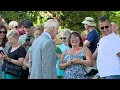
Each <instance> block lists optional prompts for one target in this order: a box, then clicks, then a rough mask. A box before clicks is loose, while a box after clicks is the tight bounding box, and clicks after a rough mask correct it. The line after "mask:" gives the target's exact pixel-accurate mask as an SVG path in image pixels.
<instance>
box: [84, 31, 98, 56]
mask: <svg viewBox="0 0 120 90" xmlns="http://www.w3.org/2000/svg"><path fill="white" fill-rule="evenodd" d="M86 40H88V41H89V42H90V46H89V47H88V48H89V49H90V51H91V52H92V54H93V53H94V52H95V50H96V48H97V43H98V42H99V35H98V32H97V31H96V30H92V31H91V32H89V33H88V35H87V37H86Z"/></svg>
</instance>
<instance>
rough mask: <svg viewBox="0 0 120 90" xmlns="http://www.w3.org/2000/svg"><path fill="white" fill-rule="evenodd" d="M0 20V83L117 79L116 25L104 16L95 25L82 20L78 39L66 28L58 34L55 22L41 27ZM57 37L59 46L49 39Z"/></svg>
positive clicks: (119, 69) (119, 67) (119, 59)
mask: <svg viewBox="0 0 120 90" xmlns="http://www.w3.org/2000/svg"><path fill="white" fill-rule="evenodd" d="M2 20H3V19H1V18H0V78H1V79H120V48H119V45H120V38H119V35H118V25H117V24H116V23H115V22H110V20H109V19H108V18H107V17H106V16H102V17H100V19H99V23H98V29H99V30H100V32H101V33H102V35H99V33H98V30H96V26H97V23H96V22H95V19H94V18H93V17H86V18H85V19H84V20H83V21H81V24H83V26H84V29H85V30H86V31H87V35H86V36H84V37H82V35H81V34H80V33H79V32H78V31H77V30H70V29H68V28H65V29H62V30H61V31H60V33H59V32H58V30H59V27H60V24H59V21H58V20H57V19H55V18H51V19H48V20H47V21H46V22H45V24H44V25H36V26H35V25H33V22H32V21H30V20H20V21H19V22H17V21H11V22H10V23H9V24H8V25H7V24H6V23H5V21H4V23H3V21H2ZM57 34H59V38H60V39H61V43H60V44H59V45H56V44H55V42H54V41H53V39H55V38H56V35H57Z"/></svg>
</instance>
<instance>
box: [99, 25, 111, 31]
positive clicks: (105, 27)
mask: <svg viewBox="0 0 120 90" xmlns="http://www.w3.org/2000/svg"><path fill="white" fill-rule="evenodd" d="M108 28H109V26H108V25H107V26H104V27H100V29H102V30H104V29H108Z"/></svg>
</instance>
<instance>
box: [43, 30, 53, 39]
mask: <svg viewBox="0 0 120 90" xmlns="http://www.w3.org/2000/svg"><path fill="white" fill-rule="evenodd" d="M44 34H46V35H47V36H48V37H49V38H50V39H51V40H52V38H51V35H50V34H49V33H48V32H45V31H44Z"/></svg>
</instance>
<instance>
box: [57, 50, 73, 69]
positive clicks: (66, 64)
mask: <svg viewBox="0 0 120 90" xmlns="http://www.w3.org/2000/svg"><path fill="white" fill-rule="evenodd" d="M65 53H66V51H64V52H63V53H62V55H61V57H60V63H59V68H60V69H62V70H64V69H65V68H66V67H67V66H69V65H71V63H72V60H68V61H67V62H66V63H63V59H64V55H65Z"/></svg>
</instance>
